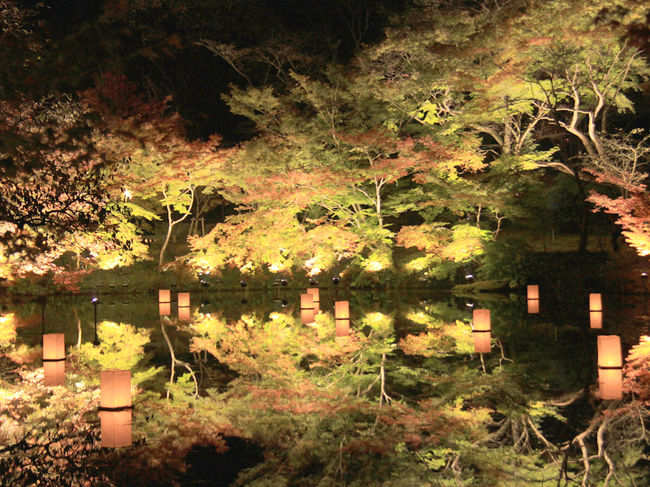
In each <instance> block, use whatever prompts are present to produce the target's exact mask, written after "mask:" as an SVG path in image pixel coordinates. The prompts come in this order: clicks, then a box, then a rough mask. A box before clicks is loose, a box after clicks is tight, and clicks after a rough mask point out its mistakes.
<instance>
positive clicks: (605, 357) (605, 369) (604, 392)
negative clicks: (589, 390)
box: [598, 335, 623, 399]
mask: <svg viewBox="0 0 650 487" xmlns="http://www.w3.org/2000/svg"><path fill="white" fill-rule="evenodd" d="M598 389H599V390H600V398H601V399H622V398H623V354H622V353H621V339H620V337H618V336H616V335H600V336H599V337H598Z"/></svg>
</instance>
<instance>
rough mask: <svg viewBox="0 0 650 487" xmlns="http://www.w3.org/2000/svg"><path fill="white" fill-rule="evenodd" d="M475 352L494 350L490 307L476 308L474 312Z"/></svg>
mask: <svg viewBox="0 0 650 487" xmlns="http://www.w3.org/2000/svg"><path fill="white" fill-rule="evenodd" d="M472 333H473V334H474V353H490V351H491V350H492V324H491V322H490V310H489V309H475V310H474V312H473V314H472Z"/></svg>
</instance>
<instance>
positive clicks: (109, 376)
mask: <svg viewBox="0 0 650 487" xmlns="http://www.w3.org/2000/svg"><path fill="white" fill-rule="evenodd" d="M100 388H101V397H100V402H99V417H100V419H101V432H102V446H103V447H107V448H120V447H123V446H131V371H129V370H103V371H102V373H101V378H100Z"/></svg>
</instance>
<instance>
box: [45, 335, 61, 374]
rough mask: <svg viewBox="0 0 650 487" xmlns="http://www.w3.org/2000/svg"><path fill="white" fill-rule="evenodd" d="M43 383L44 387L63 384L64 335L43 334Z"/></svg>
mask: <svg viewBox="0 0 650 487" xmlns="http://www.w3.org/2000/svg"><path fill="white" fill-rule="evenodd" d="M43 384H44V385H45V387H52V386H62V385H63V384H65V335H64V334H63V333H47V334H45V335H43Z"/></svg>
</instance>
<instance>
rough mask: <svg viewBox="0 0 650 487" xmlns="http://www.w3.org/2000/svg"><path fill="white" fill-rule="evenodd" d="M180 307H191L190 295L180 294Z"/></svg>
mask: <svg viewBox="0 0 650 487" xmlns="http://www.w3.org/2000/svg"><path fill="white" fill-rule="evenodd" d="M178 307H179V308H189V307H190V293H178Z"/></svg>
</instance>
